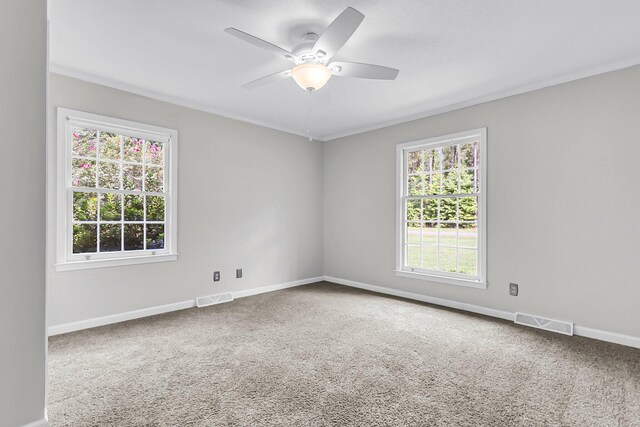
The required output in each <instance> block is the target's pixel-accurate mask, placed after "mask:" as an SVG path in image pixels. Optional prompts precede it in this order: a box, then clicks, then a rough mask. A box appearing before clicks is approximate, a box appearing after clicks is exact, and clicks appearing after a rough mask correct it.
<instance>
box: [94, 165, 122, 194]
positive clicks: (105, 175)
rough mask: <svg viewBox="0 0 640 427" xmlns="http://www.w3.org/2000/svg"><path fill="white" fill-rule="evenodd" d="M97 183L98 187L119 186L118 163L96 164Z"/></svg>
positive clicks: (117, 187)
mask: <svg viewBox="0 0 640 427" xmlns="http://www.w3.org/2000/svg"><path fill="white" fill-rule="evenodd" d="M98 184H99V187H100V188H114V189H116V190H117V189H119V188H120V164H119V163H111V162H100V163H99V164H98Z"/></svg>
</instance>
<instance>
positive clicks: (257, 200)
mask: <svg viewBox="0 0 640 427" xmlns="http://www.w3.org/2000/svg"><path fill="white" fill-rule="evenodd" d="M51 98H52V105H53V107H58V106H61V107H68V108H73V109H77V110H82V111H88V112H92V113H98V114H104V115H107V116H112V117H118V118H124V119H127V120H133V121H138V122H142V123H148V124H153V125H158V126H163V127H169V128H175V129H178V132H179V137H178V140H179V141H178V154H179V166H178V168H179V170H178V187H179V188H178V252H179V253H180V256H179V258H178V261H174V262H165V263H156V264H144V265H134V266H124V267H109V268H101V269H91V270H80V271H64V272H56V271H55V268H54V263H55V246H54V244H55V186H54V185H51V186H50V188H49V189H48V196H49V204H48V209H49V218H50V220H51V222H50V225H51V226H50V227H49V230H48V237H49V244H48V251H47V252H48V262H47V268H48V272H49V280H48V287H49V294H48V323H49V325H50V326H51V325H59V324H64V323H68V322H74V321H80V320H85V319H89V318H94V317H99V316H105V315H110V314H116V313H122V312H126V311H131V310H137V309H142V308H147V307H153V306H158V305H164V304H169V303H174V302H180V301H185V300H189V299H193V298H194V297H196V296H203V295H210V294H214V293H219V292H224V291H231V290H241V289H248V288H254V287H259V286H264V285H271V284H278V283H284V282H289V281H294V280H298V279H306V278H311V277H317V276H320V275H322V145H321V143H319V142H315V141H313V142H310V141H308V140H307V139H305V138H302V137H299V136H294V135H290V134H286V133H283V132H278V131H274V130H269V129H265V128H262V127H259V126H254V125H250V124H246V123H242V122H239V121H235V120H230V119H226V118H222V117H219V116H215V115H213V114H208V113H204V112H199V111H195V110H191V109H188V108H183V107H179V106H176V105H172V104H167V103H163V102H160V101H156V100H152V99H149V98H145V97H142V96H138V95H133V94H131V93H127V92H122V91H119V90H115V89H111V88H107V87H104V86H99V85H95V84H92V83H87V82H83V81H80V80H76V79H72V78H69V77H64V76H61V75H57V74H52V75H51ZM52 117H53V118H54V119H55V117H56V116H55V110H54V111H52ZM50 136H51V142H52V143H51V144H50V145H49V150H50V153H54V150H55V142H56V141H55V123H53V126H52V129H50ZM49 168H50V172H52V171H55V155H51V156H50V159H49ZM49 182H50V183H54V182H55V179H54V177H53V176H50V181H49ZM236 268H243V269H244V278H243V279H240V280H237V279H235V269H236ZM214 270H221V271H222V281H220V282H217V283H216V284H214V283H213V282H212V279H211V276H212V272H213V271H214Z"/></svg>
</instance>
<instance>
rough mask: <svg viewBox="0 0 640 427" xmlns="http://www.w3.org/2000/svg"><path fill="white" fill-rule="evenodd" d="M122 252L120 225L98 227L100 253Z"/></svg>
mask: <svg viewBox="0 0 640 427" xmlns="http://www.w3.org/2000/svg"><path fill="white" fill-rule="evenodd" d="M121 250H122V226H121V225H120V224H101V225H100V252H113V251H121Z"/></svg>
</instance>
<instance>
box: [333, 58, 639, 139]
mask: <svg viewBox="0 0 640 427" xmlns="http://www.w3.org/2000/svg"><path fill="white" fill-rule="evenodd" d="M638 64H640V56H638V57H634V58H629V59H625V60H622V61H616V62H612V63H610V64H606V65H601V66H598V67H593V68H589V69H586V70H581V71H576V72H573V73H569V74H564V75H562V76H559V77H554V78H551V79H546V80H541V81H539V82H536V83H531V84H528V85H524V86H518V87H516V88H513V89H508V90H505V91H500V92H495V93H492V94H487V95H484V96H481V97H477V98H473V99H470V100H467V101H462V102H457V103H452V104H449V105H446V106H443V107H438V108H433V109H430V110H427V111H423V112H421V113H416V114H412V115H409V116H403V117H398V118H396V119H392V120H388V121H385V122H381V123H376V124H374V125H370V126H363V127H360V128H357V129H353V130H349V131H345V132H339V133H334V134H330V135H325V137H324V140H325V141H332V140H335V139H340V138H344V137H347V136H353V135H359V134H361V133H365V132H371V131H374V130H378V129H383V128H386V127H389V126H394V125H399V124H403V123H408V122H412V121H415V120H420V119H426V118H427V117H432V116H437V115H438V114H443V113H449V112H451V111H455V110H460V109H462V108H467V107H472V106H474V105H479V104H484V103H486V102H491V101H496V100H498V99H502V98H508V97H510V96H515V95H520V94H523V93H527V92H533V91H536V90H539V89H544V88H547V87H552V86H558V85H561V84H563V83H569V82H572V81H575V80H580V79H584V78H587V77H593V76H596V75H598V74H605V73H609V72H611V71H617V70H622V69H624V68H630V67H633V66H635V65H638Z"/></svg>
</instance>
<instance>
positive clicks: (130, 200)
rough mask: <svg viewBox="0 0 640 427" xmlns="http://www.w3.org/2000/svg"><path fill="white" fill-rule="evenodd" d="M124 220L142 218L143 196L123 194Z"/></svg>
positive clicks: (138, 219) (139, 219)
mask: <svg viewBox="0 0 640 427" xmlns="http://www.w3.org/2000/svg"><path fill="white" fill-rule="evenodd" d="M124 220H125V221H142V220H144V196H137V195H133V194H128V195H126V196H124Z"/></svg>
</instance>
